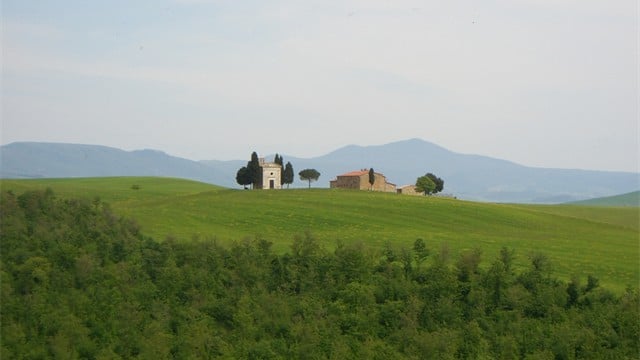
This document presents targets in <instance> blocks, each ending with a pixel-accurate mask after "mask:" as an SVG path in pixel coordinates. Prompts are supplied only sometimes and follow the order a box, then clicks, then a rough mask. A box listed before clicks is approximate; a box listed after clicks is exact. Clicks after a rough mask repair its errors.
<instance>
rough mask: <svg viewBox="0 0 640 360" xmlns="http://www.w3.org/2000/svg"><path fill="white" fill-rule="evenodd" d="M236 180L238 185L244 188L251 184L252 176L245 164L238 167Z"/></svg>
mask: <svg viewBox="0 0 640 360" xmlns="http://www.w3.org/2000/svg"><path fill="white" fill-rule="evenodd" d="M236 182H237V183H238V184H239V185H242V186H243V187H244V188H245V189H246V188H247V185H251V182H252V178H251V175H250V174H249V170H248V169H247V167H246V166H243V167H241V168H240V169H238V172H237V173H236Z"/></svg>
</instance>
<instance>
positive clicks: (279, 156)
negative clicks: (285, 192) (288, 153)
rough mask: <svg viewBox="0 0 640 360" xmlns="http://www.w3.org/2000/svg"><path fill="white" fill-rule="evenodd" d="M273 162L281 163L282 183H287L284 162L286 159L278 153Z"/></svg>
mask: <svg viewBox="0 0 640 360" xmlns="http://www.w3.org/2000/svg"><path fill="white" fill-rule="evenodd" d="M273 162H274V163H276V164H278V165H280V169H281V170H280V171H281V173H280V185H284V184H285V182H284V164H283V162H284V159H283V158H282V156H281V155H278V154H276V157H275V159H274V160H273Z"/></svg>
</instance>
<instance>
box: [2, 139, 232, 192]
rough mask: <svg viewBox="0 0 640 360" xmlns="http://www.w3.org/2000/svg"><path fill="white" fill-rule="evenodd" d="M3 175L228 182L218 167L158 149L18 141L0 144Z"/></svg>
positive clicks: (3, 176)
mask: <svg viewBox="0 0 640 360" xmlns="http://www.w3.org/2000/svg"><path fill="white" fill-rule="evenodd" d="M0 154H1V159H2V161H0V177H2V178H18V179H20V178H22V179H29V178H69V177H102V176H164V177H179V178H185V179H192V180H197V181H202V182H207V183H211V184H224V183H228V179H226V176H225V175H223V174H221V173H220V172H219V171H218V170H216V169H214V168H211V167H208V166H205V165H203V164H200V163H198V162H196V161H192V160H187V159H182V158H178V157H174V156H170V155H168V154H165V153H164V152H161V151H157V150H135V151H124V150H120V149H116V148H111V147H107V146H98V145H80V144H59V143H38V142H21V143H12V144H8V145H3V146H2V147H0Z"/></svg>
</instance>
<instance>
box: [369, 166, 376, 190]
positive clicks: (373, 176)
mask: <svg viewBox="0 0 640 360" xmlns="http://www.w3.org/2000/svg"><path fill="white" fill-rule="evenodd" d="M375 182H376V173H375V172H374V171H373V168H371V169H369V190H373V183H375Z"/></svg>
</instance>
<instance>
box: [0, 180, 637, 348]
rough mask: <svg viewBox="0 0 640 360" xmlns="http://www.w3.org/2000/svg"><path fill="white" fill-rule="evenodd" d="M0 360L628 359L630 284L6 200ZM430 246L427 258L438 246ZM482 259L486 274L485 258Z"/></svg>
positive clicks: (476, 253) (28, 198) (24, 197)
mask: <svg viewBox="0 0 640 360" xmlns="http://www.w3.org/2000/svg"><path fill="white" fill-rule="evenodd" d="M0 220H1V221H0V234H1V235H2V241H1V242H0V257H1V263H0V265H1V268H0V276H1V282H0V284H1V304H2V307H1V308H0V314H1V317H2V319H1V320H2V329H1V330H2V332H1V342H2V353H1V354H0V355H1V357H2V358H3V359H17V358H28V359H31V358H51V357H63V355H64V357H68V358H87V359H101V358H114V357H124V358H135V357H139V358H154V359H155V358H157V359H168V358H178V359H187V358H214V357H219V358H227V359H235V358H244V359H291V358H296V359H423V358H438V359H454V358H460V359H475V358H495V359H523V358H524V359H527V358H528V359H553V358H555V359H582V358H585V359H586V358H598V359H600V358H609V359H625V358H628V359H631V358H636V356H637V354H638V353H639V351H640V349H639V345H638V342H639V340H638V339H639V338H640V322H639V319H640V314H639V306H640V301H639V300H640V295H639V293H638V289H628V290H627V291H626V292H625V293H623V294H614V293H612V292H610V291H608V290H606V289H604V288H602V287H600V286H599V284H598V280H597V274H594V275H593V276H589V277H588V278H587V279H581V278H574V279H572V280H571V281H569V282H564V281H561V280H559V279H558V278H556V277H555V276H554V274H553V272H552V267H551V266H550V265H551V264H549V260H548V258H547V257H546V256H544V254H541V253H538V254H532V255H528V256H529V258H530V265H529V267H528V268H527V269H525V270H523V271H520V272H516V271H515V270H514V269H513V267H512V262H513V258H514V257H515V256H527V254H518V253H517V252H515V251H514V250H513V249H507V248H504V249H503V250H502V251H501V253H500V255H499V256H498V257H497V258H496V259H487V260H485V259H483V258H482V251H481V249H475V250H471V251H468V252H465V253H463V254H461V255H460V256H459V257H458V258H452V257H451V256H450V255H448V251H447V248H446V247H442V248H440V249H435V248H434V247H439V246H440V245H439V244H437V245H436V244H429V243H426V242H425V241H423V240H422V239H417V240H416V242H415V243H414V246H413V247H412V248H400V247H394V246H393V245H392V244H388V245H387V246H385V247H384V248H383V249H373V248H369V247H367V246H366V245H364V244H359V245H348V246H347V245H341V244H338V245H337V246H336V247H335V249H334V250H331V251H329V250H327V249H325V248H324V247H323V246H322V245H321V244H322V242H321V241H319V240H318V239H316V238H314V236H313V235H312V234H303V235H300V236H298V237H296V238H295V239H293V241H292V244H291V248H290V251H288V252H286V253H284V254H276V253H274V252H273V251H272V249H271V245H272V243H271V242H269V241H268V240H266V239H262V238H260V237H257V238H252V239H244V240H239V241H237V242H235V243H233V244H232V245H230V246H222V245H220V244H218V243H217V242H216V241H215V240H210V241H204V240H200V241H178V240H176V239H172V238H167V239H165V240H163V241H157V240H155V239H152V238H150V237H147V236H145V235H144V233H143V232H142V231H141V229H140V228H139V226H138V225H137V224H136V222H135V221H134V220H132V219H127V218H123V217H120V216H118V215H117V214H114V213H113V212H112V211H111V209H110V208H109V206H108V204H106V203H104V202H102V201H100V200H99V199H95V200H94V201H85V200H76V199H63V198H58V197H57V196H56V195H55V194H54V193H53V192H52V191H50V190H47V191H37V192H26V193H23V194H20V195H17V194H14V193H11V192H2V194H1V199H0ZM436 250H437V251H436ZM481 264H482V265H483V266H480V265H481Z"/></svg>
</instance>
